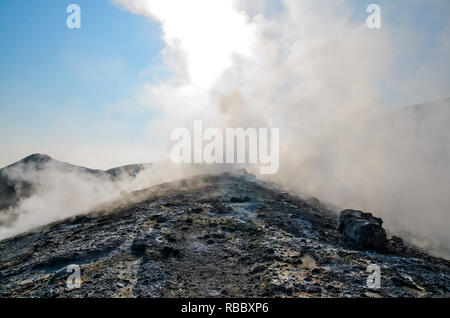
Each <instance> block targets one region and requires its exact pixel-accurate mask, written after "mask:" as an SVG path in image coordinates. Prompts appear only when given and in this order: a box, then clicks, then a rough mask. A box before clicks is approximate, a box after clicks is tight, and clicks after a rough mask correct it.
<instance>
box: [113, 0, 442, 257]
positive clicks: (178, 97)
mask: <svg viewBox="0 0 450 318" xmlns="http://www.w3.org/2000/svg"><path fill="white" fill-rule="evenodd" d="M114 2H115V3H117V4H119V5H121V6H122V7H123V8H125V9H127V10H129V11H131V12H133V13H137V14H142V15H146V16H149V17H151V18H153V19H156V20H157V21H160V22H161V26H162V30H163V34H164V36H163V38H164V40H165V41H166V44H167V51H166V52H165V53H166V57H167V58H168V59H169V60H170V62H171V64H169V65H172V66H176V67H175V68H173V70H174V72H175V74H176V75H177V76H176V77H175V78H176V79H177V80H174V79H172V80H171V81H166V82H162V83H158V84H156V85H155V84H149V85H148V86H146V87H144V88H142V92H141V94H140V96H141V97H142V96H146V97H147V102H148V105H149V107H156V108H157V109H160V110H161V116H160V117H159V118H157V119H155V120H153V121H152V123H151V126H152V127H153V128H155V132H156V131H157V132H158V133H157V134H161V136H162V137H161V138H164V137H163V136H164V135H166V136H168V135H170V130H172V129H174V128H177V127H178V126H184V127H188V128H189V127H191V125H192V121H193V120H194V119H203V120H204V121H208V120H209V123H210V125H211V126H214V127H244V128H245V127H279V128H281V131H280V134H281V136H280V143H281V154H280V158H281V159H280V160H281V162H280V172H279V174H277V175H275V176H273V177H272V179H273V180H276V181H278V182H280V183H281V184H282V185H284V186H286V187H288V188H289V189H291V190H293V191H296V192H298V193H300V194H303V195H311V196H317V197H319V198H320V199H323V200H326V201H329V202H332V203H333V204H336V205H338V206H340V207H343V208H344V207H346V208H350V207H352V208H358V209H367V210H370V211H372V212H374V213H375V214H377V215H379V216H381V217H383V218H384V220H385V223H386V224H385V225H386V227H387V228H388V229H390V230H392V232H395V233H400V234H402V235H403V237H404V238H406V239H409V240H413V241H414V242H415V243H418V244H419V245H421V246H426V247H428V248H431V249H434V250H435V251H439V252H440V253H441V254H444V255H447V256H448V255H450V251H449V247H448V242H450V234H449V231H448V228H450V223H449V220H450V218H449V217H448V213H449V210H450V197H449V196H448V193H450V167H449V162H450V161H449V148H450V147H449V143H448V138H446V137H445V136H448V135H449V134H450V129H449V128H448V124H446V123H445V122H446V120H439V118H448V115H449V113H448V107H447V106H449V105H448V104H449V103H448V101H447V102H444V106H442V105H441V107H428V108H427V110H426V111H425V113H423V114H420V115H418V116H411V115H410V114H409V113H410V112H411V111H405V112H404V113H403V112H401V111H398V112H395V111H392V110H386V109H382V108H380V107H379V105H380V104H381V103H382V102H383V101H384V100H385V99H386V96H388V95H393V96H398V97H399V98H398V99H395V98H392V99H391V100H399V101H402V103H403V105H407V104H408V103H412V102H413V101H414V102H417V103H418V102H419V101H421V100H433V99H439V98H443V97H446V96H448V92H449V91H450V90H449V88H450V80H449V75H448V74H450V72H449V71H450V63H449V60H448V59H447V58H446V57H448V56H450V45H449V39H450V23H448V20H447V22H445V23H443V24H444V25H443V26H442V27H441V28H440V29H439V30H438V31H436V32H435V33H434V35H435V38H433V40H434V44H433V46H432V47H431V46H430V45H429V43H430V42H429V41H427V39H426V38H424V37H421V36H415V37H414V36H411V34H410V32H411V30H410V29H408V25H412V24H413V23H417V21H416V20H415V18H414V17H413V16H412V15H411V16H410V17H409V20H408V12H407V9H408V6H409V5H410V3H409V2H407V1H403V2H398V3H396V6H397V9H396V10H398V11H397V12H396V14H397V15H402V17H403V16H405V18H404V21H403V22H404V24H403V25H401V26H400V27H399V26H398V25H397V27H393V26H392V25H391V24H390V21H389V20H386V19H385V20H384V21H383V28H382V29H380V30H376V31H374V30H369V29H368V28H367V27H366V25H365V21H364V20H358V19H356V20H355V19H354V17H353V16H352V14H353V13H354V11H353V10H354V3H353V6H351V2H347V1H309V0H307V1H297V0H285V1H281V2H279V4H280V6H279V10H278V11H275V12H274V10H272V11H271V13H269V14H266V9H267V7H268V5H269V3H270V4H272V5H273V3H274V2H273V1H263V0H262V1H250V0H249V1H247V0H241V1H218V2H214V6H215V5H216V4H217V3H220V9H219V10H217V11H216V10H213V9H212V5H211V4H209V3H211V2H212V1H189V2H188V4H187V2H186V1H175V0H172V1H165V0H164V1H158V0H129V1H127V0H115V1H114ZM207 3H208V4H207ZM432 5H439V6H442V8H441V9H442V11H443V12H447V13H449V15H450V5H448V4H443V3H437V2H436V3H434V4H432ZM390 6H391V5H389V6H388V5H384V8H389V7H390ZM357 10H361V11H363V12H365V7H364V6H360V7H358V8H357ZM222 12H223V14H222ZM384 12H386V11H384ZM405 12H406V13H405ZM222 18H223V19H222ZM424 18H425V19H430V18H433V17H424ZM193 25H194V26H193ZM191 27H192V28H193V29H191ZM224 30H225V31H226V32H225V31H224ZM422 36H423V34H422ZM230 39H231V40H230ZM234 39H235V40H236V41H233V40H234ZM246 39H247V40H246ZM219 43H220V45H218V44H219ZM236 45H237V46H236ZM217 48H218V50H219V51H220V53H221V54H219V55H218V54H217V53H218V52H217ZM169 53H170V54H169ZM424 53H425V54H424ZM419 54H422V55H423V58H419V57H418V56H419ZM175 56H176V57H175ZM216 57H217V58H216ZM225 57H227V58H225ZM405 60H406V61H408V60H413V61H420V65H417V64H410V65H408V64H405V63H404V61H405ZM174 61H176V63H174ZM230 61H231V62H232V63H231V64H230ZM410 101H411V102H410ZM205 117H206V118H205ZM161 123H163V124H161ZM162 126H164V127H162Z"/></svg>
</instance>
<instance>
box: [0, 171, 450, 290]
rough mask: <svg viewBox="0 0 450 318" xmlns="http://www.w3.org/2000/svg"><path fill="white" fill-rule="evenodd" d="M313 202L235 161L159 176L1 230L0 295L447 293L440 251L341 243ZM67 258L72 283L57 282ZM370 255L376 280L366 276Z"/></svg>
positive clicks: (330, 216) (331, 217)
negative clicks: (220, 167)
mask: <svg viewBox="0 0 450 318" xmlns="http://www.w3.org/2000/svg"><path fill="white" fill-rule="evenodd" d="M246 197H248V198H251V200H239V201H243V202H235V203H233V202H230V198H246ZM320 206H321V205H320V204H317V202H316V204H315V205H314V206H311V205H310V204H308V203H307V202H306V201H304V200H302V199H300V198H298V197H295V196H291V195H289V194H287V193H283V192H280V191H279V190H278V189H277V188H275V187H272V186H271V185H269V184H267V183H263V182H261V181H258V180H256V179H255V178H254V177H252V176H250V175H246V174H242V173H240V174H236V175H233V174H224V175H220V176H200V177H195V178H192V179H189V180H183V181H181V182H173V183H167V184H163V185H159V186H156V187H153V188H151V189H148V190H145V191H138V192H135V193H132V194H130V195H129V197H127V200H125V201H119V202H113V204H111V207H107V206H104V207H103V209H102V211H99V212H97V213H93V214H89V215H83V216H78V217H74V218H70V219H67V220H64V221H61V222H57V223H53V224H50V225H47V226H44V227H41V228H39V229H36V230H35V231H33V232H30V233H25V234H22V235H20V236H17V237H14V238H10V239H7V240H4V241H0V297H367V295H369V297H425V296H426V297H449V296H450V294H449V290H448V286H450V264H449V262H448V261H446V260H443V259H439V258H434V257H431V256H429V255H427V254H425V253H423V252H421V251H419V250H417V249H415V248H413V247H408V248H406V247H405V246H404V244H403V243H401V241H400V240H399V239H397V238H395V239H391V241H390V242H391V243H390V245H389V246H391V247H390V249H388V251H387V252H385V253H382V254H381V253H366V252H365V251H359V250H352V249H348V248H347V246H346V245H343V244H342V241H341V240H340V237H341V235H340V233H339V232H338V231H337V229H336V222H337V215H336V214H334V213H332V212H331V211H329V210H328V209H322V208H321V207H320ZM346 214H347V213H346ZM356 214H357V215H359V214H360V213H356ZM349 215H350V216H352V217H351V219H352V220H353V217H355V213H349ZM347 217H348V216H347ZM347 217H346V218H347ZM361 218H362V220H364V222H365V221H366V219H365V218H364V216H363V215H362V214H361V216H360V217H359V218H358V220H360V219H361ZM367 219H368V220H372V221H373V222H376V223H377V224H378V225H379V226H380V227H381V222H378V221H377V220H376V219H374V218H373V219H374V220H373V219H372V218H367ZM358 222H359V221H358ZM358 222H356V223H357V224H359V223H358ZM341 223H342V226H343V225H344V224H349V222H347V221H345V223H344V222H341ZM369 223H370V222H369ZM342 229H344V228H342ZM405 245H406V243H405ZM72 264H76V265H79V266H80V271H81V287H80V288H78V289H77V288H75V289H68V287H67V286H66V280H67V278H68V277H69V275H70V273H67V270H66V269H67V268H68V266H69V265H72ZM370 264H376V265H378V266H380V268H381V286H382V288H381V289H379V290H372V289H370V288H368V287H367V286H366V282H367V278H368V275H369V274H370V273H368V272H367V268H368V266H369V265H370Z"/></svg>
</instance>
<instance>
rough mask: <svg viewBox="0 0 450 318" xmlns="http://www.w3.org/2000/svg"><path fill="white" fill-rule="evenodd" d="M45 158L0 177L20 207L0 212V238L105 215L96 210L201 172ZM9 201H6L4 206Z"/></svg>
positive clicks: (15, 205) (17, 166)
mask: <svg viewBox="0 0 450 318" xmlns="http://www.w3.org/2000/svg"><path fill="white" fill-rule="evenodd" d="M38 156H40V155H38ZM32 157H36V155H33V156H32ZM43 158H44V159H45V160H44V162H34V161H31V162H29V161H27V160H22V161H20V162H19V163H16V164H14V165H13V166H11V167H7V168H5V169H3V170H2V172H1V173H2V174H1V175H0V177H2V178H6V179H7V180H10V181H11V184H13V186H14V188H15V192H16V193H15V195H16V197H17V202H13V200H9V201H11V202H9V203H10V204H8V206H7V207H6V208H5V207H4V206H2V207H0V239H4V238H8V237H12V236H14V235H17V234H20V233H23V232H26V231H29V230H32V229H34V228H37V227H39V226H42V225H46V224H49V223H52V222H54V221H59V220H63V219H66V218H68V217H72V216H75V215H79V214H83V213H89V212H91V211H101V210H98V209H101V208H102V207H106V206H108V205H109V203H110V202H117V201H121V200H125V199H126V198H127V197H129V196H130V193H132V192H134V191H138V190H142V189H147V188H149V187H152V186H154V185H157V184H161V183H164V182H170V181H173V180H179V179H183V178H188V177H190V176H192V175H195V174H198V173H199V172H198V169H199V168H198V167H194V166H192V167H190V168H189V169H186V168H181V167H180V166H176V165H171V164H157V165H136V166H135V167H131V166H128V167H126V166H125V167H120V168H115V169H112V170H108V171H102V170H91V169H86V168H82V167H78V166H73V165H70V164H66V163H62V162H59V161H56V160H53V159H51V158H49V157H46V156H44V157H43ZM133 170H134V171H133ZM3 180H4V179H3ZM0 181H1V180H0ZM2 190H4V189H3V188H2ZM2 195H3V194H2ZM5 199H6V200H5ZM7 199H8V198H7V197H6V198H4V197H2V200H3V201H2V203H4V202H7Z"/></svg>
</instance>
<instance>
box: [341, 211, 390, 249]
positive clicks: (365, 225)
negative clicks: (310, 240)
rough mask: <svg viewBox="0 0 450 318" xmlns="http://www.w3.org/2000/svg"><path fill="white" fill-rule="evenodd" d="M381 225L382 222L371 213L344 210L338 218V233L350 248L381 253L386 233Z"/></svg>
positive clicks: (384, 244) (384, 245)
mask: <svg viewBox="0 0 450 318" xmlns="http://www.w3.org/2000/svg"><path fill="white" fill-rule="evenodd" d="M382 225H383V221H382V220H381V219H380V218H376V217H374V216H373V215H372V214H371V213H364V212H361V211H355V210H345V211H342V212H341V215H340V216H339V220H338V231H339V232H340V233H341V234H342V238H343V240H344V242H345V243H347V244H349V245H350V246H352V247H356V248H361V249H371V250H375V251H382V250H384V249H385V247H386V231H385V230H384V229H383V227H382Z"/></svg>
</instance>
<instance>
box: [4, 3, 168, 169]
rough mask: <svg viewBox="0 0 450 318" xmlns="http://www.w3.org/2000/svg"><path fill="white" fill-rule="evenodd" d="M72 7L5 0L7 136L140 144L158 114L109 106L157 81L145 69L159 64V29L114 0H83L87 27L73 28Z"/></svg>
mask: <svg viewBox="0 0 450 318" xmlns="http://www.w3.org/2000/svg"><path fill="white" fill-rule="evenodd" d="M72 2H73V1H72ZM72 2H71V1H55V0H13V1H12V0H11V1H9V0H8V1H0V47H1V50H0V70H1V71H0V113H1V116H0V126H1V127H2V128H1V130H2V133H1V135H2V137H0V138H3V139H10V138H15V139H16V140H17V142H18V143H20V142H24V141H26V142H27V143H30V144H32V143H35V144H39V143H45V142H48V141H50V140H53V139H54V137H55V136H54V135H55V133H57V134H60V135H61V137H63V136H66V139H65V140H66V141H67V142H68V143H70V142H71V141H72V140H71V139H74V138H76V139H78V142H80V143H81V142H83V140H89V141H90V142H96V141H97V142H98V143H103V142H105V140H111V139H114V138H122V139H126V140H130V139H132V140H134V141H136V142H137V141H138V140H140V139H142V138H141V137H143V136H144V135H145V133H146V130H145V123H146V121H147V120H148V118H150V117H151V115H152V114H151V113H149V112H147V111H144V110H141V111H135V112H132V113H130V112H128V113H127V114H123V113H120V114H119V113H116V112H114V111H111V110H110V109H111V105H114V104H115V103H117V102H118V101H120V100H122V99H127V98H130V94H132V93H133V90H134V89H135V88H136V87H138V85H139V84H140V83H143V82H145V81H148V80H151V79H152V77H153V76H155V74H154V72H151V71H149V72H143V70H145V69H148V68H151V67H152V66H157V65H159V64H160V61H159V60H160V51H161V49H162V48H163V47H164V44H163V42H162V41H161V40H160V38H161V35H160V32H161V31H160V28H159V25H158V24H157V23H155V22H152V21H151V20H150V19H147V18H145V17H142V16H136V15H132V14H130V13H129V12H126V11H122V10H120V9H118V8H117V7H116V6H114V5H112V4H111V3H109V1H107V0H77V1H76V3H77V4H79V5H80V7H81V9H82V28H81V29H68V28H67V27H66V19H67V16H68V14H67V13H66V7H67V5H68V4H70V3H72ZM159 72H160V71H159ZM160 75H161V74H160ZM106 127H109V128H106ZM97 128H99V129H97ZM105 128H106V129H105ZM74 131H77V133H74ZM75 136H76V137H75ZM63 139H64V138H61V143H63V142H64V140H63ZM2 163H3V160H2Z"/></svg>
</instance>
